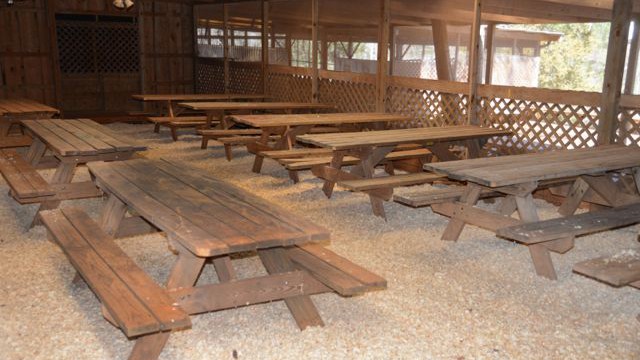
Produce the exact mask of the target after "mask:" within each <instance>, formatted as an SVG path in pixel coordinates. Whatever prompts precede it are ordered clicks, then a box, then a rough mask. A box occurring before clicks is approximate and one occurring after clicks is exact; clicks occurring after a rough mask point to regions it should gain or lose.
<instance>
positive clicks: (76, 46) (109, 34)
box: [56, 14, 140, 74]
mask: <svg viewBox="0 0 640 360" xmlns="http://www.w3.org/2000/svg"><path fill="white" fill-rule="evenodd" d="M56 19H57V21H56V33H57V40H58V52H59V57H60V71H61V72H62V73H63V74H86V73H137V72H139V71H140V59H139V57H140V54H139V50H138V25H137V21H136V18H135V17H129V16H126V17H122V16H93V15H66V14H65V15H57V16H56Z"/></svg>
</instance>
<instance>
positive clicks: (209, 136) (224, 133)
mask: <svg viewBox="0 0 640 360" xmlns="http://www.w3.org/2000/svg"><path fill="white" fill-rule="evenodd" d="M198 134H199V135H202V145H201V146H200V148H201V149H206V148H207V146H209V140H218V139H220V138H225V137H237V136H242V135H245V136H251V135H253V136H255V135H261V134H262V130H260V129H200V130H198Z"/></svg>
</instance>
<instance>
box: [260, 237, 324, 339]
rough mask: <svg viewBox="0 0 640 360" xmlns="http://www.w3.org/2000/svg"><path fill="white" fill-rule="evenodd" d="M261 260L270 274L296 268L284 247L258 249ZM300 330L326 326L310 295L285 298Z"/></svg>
mask: <svg viewBox="0 0 640 360" xmlns="http://www.w3.org/2000/svg"><path fill="white" fill-rule="evenodd" d="M258 255H259V256H260V260H261V261H262V264H263V265H264V267H265V269H267V272H268V273H269V274H277V273H283V272H289V271H294V270H296V269H295V267H294V265H293V263H292V262H291V260H290V259H289V256H288V255H287V254H286V251H285V249H284V248H281V247H278V248H271V249H264V250H258ZM284 302H285V304H287V307H288V308H289V311H290V312H291V315H293V318H294V319H295V321H296V323H297V324H298V327H299V328H300V330H304V329H305V328H307V327H309V326H324V323H323V322H322V318H321V317H320V314H319V313H318V310H317V309H316V306H315V305H314V304H313V301H311V298H310V297H309V296H308V295H300V296H295V297H290V298H286V299H284Z"/></svg>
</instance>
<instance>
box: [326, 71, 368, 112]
mask: <svg viewBox="0 0 640 360" xmlns="http://www.w3.org/2000/svg"><path fill="white" fill-rule="evenodd" d="M318 92H319V100H320V102H322V103H327V104H333V105H336V107H337V108H338V111H342V112H373V111H375V110H376V103H375V98H376V86H375V76H372V75H366V74H354V73H345V72H335V71H322V72H321V74H320V80H319V82H318Z"/></svg>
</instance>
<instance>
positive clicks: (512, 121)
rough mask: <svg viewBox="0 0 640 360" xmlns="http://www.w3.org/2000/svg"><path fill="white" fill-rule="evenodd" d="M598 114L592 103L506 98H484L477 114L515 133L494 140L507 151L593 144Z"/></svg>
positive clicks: (541, 149) (484, 120)
mask: <svg viewBox="0 0 640 360" xmlns="http://www.w3.org/2000/svg"><path fill="white" fill-rule="evenodd" d="M598 116H599V109H598V108H597V107H595V106H586V105H570V104H554V103H546V102H536V101H529V100H519V99H506V98H483V99H482V100H481V111H480V114H479V118H480V121H481V123H482V124H483V125H485V126H493V127H496V128H501V129H506V130H511V131H512V132H513V133H514V135H513V136H512V137H504V138H501V139H499V140H497V141H496V143H495V144H494V145H495V146H496V147H497V148H499V149H501V150H502V151H503V152H506V153H510V154H515V153H525V152H535V151H544V150H550V149H576V148H583V147H591V146H595V145H596V144H597V136H598V135H597V133H598V128H597V126H598Z"/></svg>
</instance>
